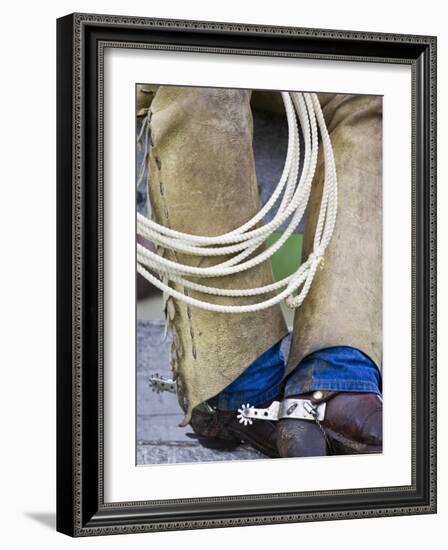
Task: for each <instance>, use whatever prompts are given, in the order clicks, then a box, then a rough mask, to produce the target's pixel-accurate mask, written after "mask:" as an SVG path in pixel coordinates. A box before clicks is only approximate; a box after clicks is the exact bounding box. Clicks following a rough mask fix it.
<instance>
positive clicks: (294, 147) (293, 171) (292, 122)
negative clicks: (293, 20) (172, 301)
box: [137, 92, 337, 313]
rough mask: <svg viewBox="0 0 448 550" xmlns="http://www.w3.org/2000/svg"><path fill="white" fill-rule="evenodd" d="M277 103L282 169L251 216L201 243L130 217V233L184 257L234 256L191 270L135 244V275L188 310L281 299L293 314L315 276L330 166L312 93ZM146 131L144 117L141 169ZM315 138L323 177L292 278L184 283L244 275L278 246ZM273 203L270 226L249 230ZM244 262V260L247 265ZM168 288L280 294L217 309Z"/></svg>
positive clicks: (313, 159) (323, 244) (295, 213)
mask: <svg viewBox="0 0 448 550" xmlns="http://www.w3.org/2000/svg"><path fill="white" fill-rule="evenodd" d="M282 98H283V102H284V104H285V111H286V117H287V122H288V133H289V135H288V149H287V154H286V159H285V165H284V168H283V172H282V175H281V177H280V180H279V182H278V184H277V186H276V188H275V190H274V192H273V194H272V195H271V197H270V198H269V200H268V201H267V203H266V204H265V205H264V206H263V207H262V208H261V209H260V210H259V212H258V213H257V214H256V215H255V216H253V217H252V218H251V219H250V220H248V221H247V222H246V223H244V224H243V225H241V226H240V227H238V228H237V229H235V230H233V231H230V232H229V233H225V234H223V235H218V236H215V237H207V236H201V235H191V234H188V233H182V232H179V231H176V230H174V229H171V228H168V227H165V226H163V225H160V224H158V223H156V222H155V221H153V220H150V219H149V218H146V217H144V216H142V215H141V214H137V233H138V234H139V235H141V236H142V237H144V238H146V239H148V240H150V241H152V242H153V243H155V244H156V245H159V246H162V247H163V248H166V249H170V250H173V251H176V252H180V253H183V254H187V255H192V256H213V257H215V256H216V257H219V256H228V255H229V254H235V255H234V256H233V257H231V258H230V259H227V260H225V261H222V262H220V263H217V264H215V265H212V266H208V267H194V266H191V265H188V264H183V263H181V262H179V261H177V260H176V261H174V260H168V259H167V258H164V257H162V256H160V255H158V254H157V253H155V252H153V251H151V250H148V249H146V248H145V247H144V246H142V245H141V244H137V270H138V272H139V273H140V274H141V275H142V276H143V277H144V278H145V279H147V280H148V281H149V282H151V283H152V284H153V285H154V286H156V287H157V288H159V289H160V290H162V291H163V292H164V293H166V294H168V295H170V296H172V297H174V298H176V299H179V300H182V301H183V302H185V303H187V304H189V305H191V306H194V307H199V308H201V309H205V310H208V311H215V312H222V313H247V312H253V311H260V310H262V309H266V308H268V307H272V306H274V305H276V304H278V303H280V302H281V301H282V300H285V301H286V304H287V305H288V306H289V307H291V308H297V307H299V306H300V305H301V304H302V303H303V301H304V299H305V298H306V296H307V294H308V292H309V289H310V287H311V284H312V282H313V279H314V276H315V273H316V270H317V268H318V266H319V265H320V264H321V262H322V261H323V257H324V253H325V250H326V248H327V246H328V243H329V242H330V239H331V236H332V234H333V230H334V226H335V223H336V212H337V178H336V166H335V162H334V156H333V149H332V145H331V141H330V137H329V134H328V130H327V127H326V124H325V120H324V116H323V113H322V109H321V106H320V103H319V100H318V98H317V95H316V94H309V93H297V92H291V93H290V92H282ZM297 121H299V123H300V127H301V129H302V134H303V139H304V160H303V168H302V172H301V174H300V177H299V162H300V140H299V132H298V126H297ZM149 132H150V126H149V121H148V120H146V119H145V121H144V123H143V125H142V129H141V132H140V136H139V141H141V140H142V138H143V135H144V136H145V138H146V139H145V152H144V159H143V163H146V159H147V157H148V149H149V145H148V142H149V139H148V134H149ZM318 133H320V136H321V140H322V149H323V153H324V163H325V177H324V185H323V193H322V200H321V206H320V211H319V216H318V221H317V224H316V230H315V236H314V243H313V251H312V253H311V254H310V255H309V257H308V258H307V259H306V261H305V262H303V263H302V265H301V266H299V268H298V269H297V270H296V271H295V272H294V273H293V274H291V275H289V276H288V277H285V278H284V279H282V280H281V281H278V282H275V283H272V284H269V285H265V286H262V287H255V288H252V289H224V288H216V287H211V286H207V285H203V284H198V283H196V282H194V281H192V280H190V279H191V278H200V279H204V278H213V277H222V276H226V275H232V274H235V273H240V272H242V271H246V270H249V269H252V268H253V267H255V266H257V265H259V264H260V263H262V262H264V261H268V260H269V259H270V258H271V257H272V255H273V254H275V253H276V252H277V251H278V250H279V249H280V248H281V246H282V245H283V244H284V243H285V242H286V240H287V239H288V238H289V237H290V235H292V234H293V232H294V230H295V229H296V228H297V227H298V225H299V224H300V221H301V220H302V218H303V215H304V213H305V209H306V206H307V204H308V201H309V197H310V193H311V188H312V183H313V179H314V175H315V172H316V165H317V156H318ZM142 172H143V173H144V166H143V167H142V169H141V170H140V172H139V178H138V179H139V181H141V179H142V177H143V174H142ZM282 194H283V195H282ZM280 197H281V201H280V204H279V206H278V209H277V211H276V213H275V214H274V216H273V217H272V219H271V221H270V222H269V223H266V224H265V225H262V226H261V227H258V228H256V229H252V228H253V227H254V226H255V225H256V224H258V222H260V221H261V220H263V218H264V217H265V215H266V214H267V213H268V212H269V211H271V210H272V209H273V208H274V206H275V204H276V203H277V202H278V199H279V198H280ZM287 220H289V221H287ZM284 222H287V227H286V229H285V231H284V232H283V234H282V235H281V237H280V238H279V239H278V240H277V241H276V242H275V243H274V244H271V245H270V246H269V247H267V248H265V249H263V250H262V251H261V252H259V253H256V254H255V255H254V253H255V251H256V250H257V249H258V248H259V247H260V246H261V244H262V243H264V242H265V241H266V239H267V238H268V237H269V236H270V235H271V234H272V233H273V232H274V231H275V230H276V229H277V228H278V227H280V226H281V225H282V224H283V223H284ZM249 257H250V259H247V258H249ZM148 269H151V270H153V271H155V272H157V273H159V275H160V276H161V279H163V280H160V279H158V278H157V277H156V276H154V275H153V274H152V273H150V272H149V271H148ZM186 277H189V278H186ZM170 283H175V284H177V285H179V286H180V287H181V288H182V287H184V288H189V289H192V290H195V291H197V292H200V293H201V295H204V296H206V295H207V294H209V295H215V296H224V297H230V296H240V297H249V296H258V295H262V294H268V293H272V292H275V291H278V290H280V289H282V288H283V290H280V291H279V292H278V293H277V294H276V295H275V296H273V297H271V298H267V299H265V300H262V301H260V302H258V303H255V304H250V305H222V304H214V303H211V302H208V301H206V300H205V299H201V300H200V299H197V298H193V297H191V296H189V295H187V294H185V293H184V292H183V291H179V290H176V289H174V288H172V287H171V286H170ZM296 291H298V294H297V295H296V296H294V293H295V292H296Z"/></svg>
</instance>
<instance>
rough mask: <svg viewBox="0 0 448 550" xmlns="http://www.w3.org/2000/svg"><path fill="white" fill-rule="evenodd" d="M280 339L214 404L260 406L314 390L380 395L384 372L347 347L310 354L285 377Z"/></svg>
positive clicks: (221, 406) (220, 406)
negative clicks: (278, 397)
mask: <svg viewBox="0 0 448 550" xmlns="http://www.w3.org/2000/svg"><path fill="white" fill-rule="evenodd" d="M280 346H281V341H280V342H278V343H277V344H275V345H274V346H273V347H272V348H270V349H268V350H267V351H266V352H265V353H263V354H262V355H261V356H260V357H258V359H256V360H255V361H254V362H253V363H252V364H251V365H250V366H249V367H248V368H247V369H246V370H245V371H244V372H243V373H242V374H241V375H240V376H239V377H238V378H237V379H236V380H234V381H233V382H232V383H231V384H230V385H229V386H227V388H225V389H224V390H223V391H222V392H221V393H219V394H218V395H217V396H216V397H215V398H214V399H213V404H214V405H215V406H216V407H217V408H218V409H221V410H227V411H233V410H237V409H238V408H239V407H240V406H241V405H242V404H243V403H249V404H251V405H260V404H262V403H264V402H266V401H269V400H271V399H274V398H275V397H277V396H278V395H279V394H280V393H281V392H282V389H283V387H284V394H285V396H286V397H288V396H292V395H296V394H301V393H308V392H311V391H315V390H334V391H344V392H371V393H377V394H378V395H381V374H380V371H379V369H378V367H377V366H376V365H375V363H374V362H373V361H372V360H371V359H370V358H369V357H367V355H365V354H364V353H362V352H361V351H359V350H358V349H355V348H351V347H348V346H337V347H332V348H326V349H322V350H319V351H316V352H314V353H311V354H310V355H308V356H307V357H305V358H304V359H302V361H301V362H300V363H299V364H298V365H297V367H296V368H295V369H294V370H293V371H292V372H291V373H290V374H289V375H288V376H287V377H286V379H285V380H283V377H284V372H285V358H284V356H283V353H282V351H281V349H280Z"/></svg>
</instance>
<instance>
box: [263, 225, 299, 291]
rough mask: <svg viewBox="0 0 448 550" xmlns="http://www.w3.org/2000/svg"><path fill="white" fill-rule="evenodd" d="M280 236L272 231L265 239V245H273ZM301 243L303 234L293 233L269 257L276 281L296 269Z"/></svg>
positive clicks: (280, 234)
mask: <svg viewBox="0 0 448 550" xmlns="http://www.w3.org/2000/svg"><path fill="white" fill-rule="evenodd" d="M281 236H282V233H280V232H274V233H272V234H271V235H270V236H269V237H268V239H267V240H266V243H267V246H271V245H273V244H274V243H275V242H276V241H278V239H279V238H280V237H281ZM302 243H303V235H298V234H296V233H294V234H292V235H291V236H290V237H289V238H288V240H287V241H286V242H285V243H283V246H282V247H281V248H280V250H277V252H276V253H275V254H274V255H273V256H272V257H271V265H272V272H273V274H274V279H275V280H276V281H279V280H280V279H284V278H285V277H287V276H288V275H291V273H294V271H297V269H298V267H299V265H300V261H301V258H302Z"/></svg>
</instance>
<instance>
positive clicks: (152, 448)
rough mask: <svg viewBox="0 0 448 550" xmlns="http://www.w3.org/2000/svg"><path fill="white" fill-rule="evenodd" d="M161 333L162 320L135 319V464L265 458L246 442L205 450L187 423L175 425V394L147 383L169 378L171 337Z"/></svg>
mask: <svg viewBox="0 0 448 550" xmlns="http://www.w3.org/2000/svg"><path fill="white" fill-rule="evenodd" d="M155 305H156V304H155ZM163 332H164V323H163V321H158V320H152V321H151V320H146V321H142V320H140V321H138V328H137V464H139V465H143V464H174V463H182V462H183V463H185V462H205V461H212V460H213V461H219V460H248V459H252V460H253V459H257V458H265V457H264V456H263V455H261V454H260V453H257V452H256V451H254V450H253V449H251V448H250V447H248V446H245V445H242V446H240V447H238V448H237V449H236V450H235V451H232V452H225V451H216V450H212V449H206V448H205V447H202V446H201V445H199V443H198V442H197V441H196V440H194V439H191V438H189V437H188V436H187V434H188V433H191V432H192V429H191V428H190V427H189V426H187V427H186V428H180V427H179V426H178V424H179V422H180V421H181V420H182V417H183V414H182V411H181V409H180V407H179V405H178V403H177V398H176V396H175V395H174V394H172V393H168V392H163V393H159V394H158V393H156V392H153V391H152V390H151V388H150V387H149V383H148V380H149V377H150V375H151V374H155V373H158V374H159V375H162V376H164V377H167V378H169V377H170V369H169V365H168V352H169V345H170V343H171V338H170V337H169V336H168V337H167V339H166V340H165V341H164V339H163Z"/></svg>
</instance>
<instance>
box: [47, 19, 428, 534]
mask: <svg viewBox="0 0 448 550" xmlns="http://www.w3.org/2000/svg"><path fill="white" fill-rule="evenodd" d="M57 40H58V60H57V71H58V94H57V99H58V105H57V118H58V127H57V132H58V136H57V139H58V166H57V179H58V182H57V186H58V199H57V215H58V289H57V291H58V388H57V389H58V400H57V403H58V411H57V414H58V445H57V449H58V457H57V458H58V460H57V464H58V472H57V476H58V491H57V501H58V502H57V529H58V530H59V531H61V532H63V533H66V534H68V535H71V536H89V535H103V534H114V533H132V532H145V531H160V530H172V529H199V528H210V527H226V526H237V525H261V524H266V523H284V522H301V521H314V520H330V519H339V518H343V519H346V518H362V517H372V516H387V515H398V514H422V513H434V512H435V511H436V441H435V438H436V435H435V423H436V412H435V408H436V398H435V389H436V373H435V368H436V364H435V363H436V327H435V324H436V318H435V311H436V290H435V289H436V279H435V278H436V271H435V268H436V266H435V262H436V260H435V255H436V234H435V231H436V219H435V217H436V204H435V201H436V38H434V37H427V36H407V35H400V34H396V35H391V34H373V33H368V32H351V31H335V30H321V29H301V28H290V27H269V26H266V27H260V26H254V25H240V24H238V25H237V24H229V23H211V22H199V21H174V20H160V19H146V18H137V17H123V16H109V15H104V16H103V15H91V14H73V15H69V16H66V17H63V18H61V19H59V20H58V22H57Z"/></svg>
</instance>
